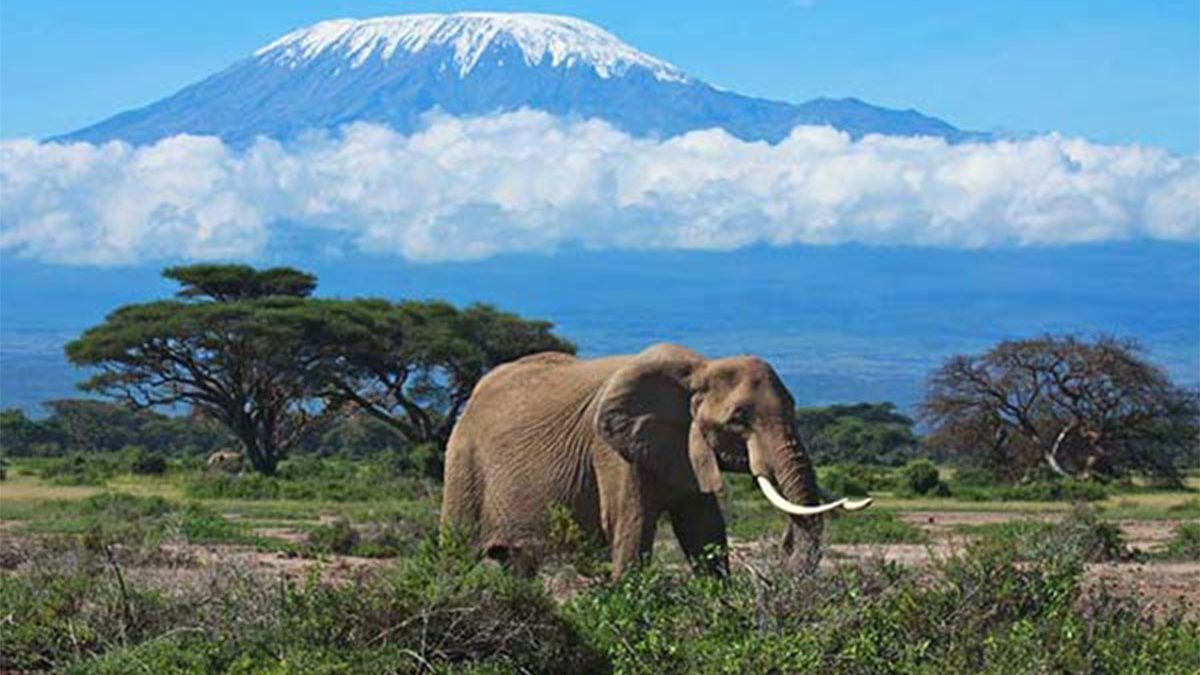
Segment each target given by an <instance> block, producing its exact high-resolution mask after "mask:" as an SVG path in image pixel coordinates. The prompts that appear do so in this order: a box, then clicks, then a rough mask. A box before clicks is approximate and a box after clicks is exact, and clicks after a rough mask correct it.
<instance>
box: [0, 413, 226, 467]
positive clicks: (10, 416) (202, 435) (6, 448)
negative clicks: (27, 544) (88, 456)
mask: <svg viewBox="0 0 1200 675" xmlns="http://www.w3.org/2000/svg"><path fill="white" fill-rule="evenodd" d="M47 407H48V408H49V409H50V415H49V416H48V417H46V418H45V419H40V420H32V419H29V418H28V417H26V416H25V413H24V412H22V411H20V410H5V411H3V412H0V448H2V450H3V453H4V454H5V455H7V456H9V457H38V456H58V455H70V454H75V453H112V452H118V451H121V450H123V449H125V448H127V447H131V446H140V447H143V448H146V449H147V450H149V451H151V452H156V453H161V454H163V455H168V456H181V455H184V456H186V455H207V454H209V453H211V452H212V451H214V450H216V449H217V448H221V447H225V446H228V445H229V444H230V443H231V442H232V439H231V437H230V436H229V434H228V433H226V432H224V431H223V430H222V429H221V428H220V426H219V425H215V424H212V423H207V422H204V421H201V420H197V419H192V418H189V417H168V416H166V415H162V414H159V413H156V412H152V411H149V410H131V409H130V408H128V407H126V406H123V405H117V404H113V403H108V402H105V401H94V400H89V399H61V400H57V401H51V402H49V403H48V404H47Z"/></svg>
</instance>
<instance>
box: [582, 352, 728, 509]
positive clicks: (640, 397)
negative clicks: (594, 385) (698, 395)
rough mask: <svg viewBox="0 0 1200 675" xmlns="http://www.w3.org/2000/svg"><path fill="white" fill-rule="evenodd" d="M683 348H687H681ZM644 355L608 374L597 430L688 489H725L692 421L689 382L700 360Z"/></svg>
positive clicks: (656, 472) (629, 454) (696, 357)
mask: <svg viewBox="0 0 1200 675" xmlns="http://www.w3.org/2000/svg"><path fill="white" fill-rule="evenodd" d="M681 351H682V350H681ZM686 354H687V355H690V356H693V357H694V359H692V358H686V359H678V358H676V359H662V358H654V357H655V356H657V354H655V353H650V354H645V353H644V354H643V357H649V358H639V359H637V360H636V361H634V362H633V363H631V364H630V365H628V366H625V367H624V368H622V369H621V370H618V371H617V372H616V373H614V374H613V376H612V377H611V378H610V379H609V381H608V384H607V386H606V387H605V389H604V391H603V392H602V394H601V399H600V406H599V409H598V410H597V411H596V420H595V423H596V429H597V431H598V433H599V434H600V436H601V437H602V438H603V439H604V440H605V441H607V442H608V444H609V445H611V446H612V447H613V448H614V449H616V451H617V452H618V453H620V454H621V456H622V457H624V458H625V459H626V460H628V461H630V462H633V463H635V464H637V465H639V466H642V467H645V468H646V469H648V470H649V471H650V472H651V473H653V474H654V475H655V476H657V477H659V478H660V479H662V480H665V481H667V482H668V483H670V484H671V485H673V486H674V487H676V488H678V489H681V490H685V491H693V492H694V491H700V492H716V491H717V490H719V489H721V472H720V468H719V467H718V466H717V457H716V454H715V453H714V452H713V450H712V448H711V447H710V446H709V444H708V442H707V441H706V440H705V438H704V434H703V432H702V431H701V430H700V428H699V425H698V424H695V423H694V422H693V420H692V412H691V398H692V392H691V389H690V387H689V386H686V384H685V383H686V382H687V380H688V376H689V375H690V373H691V371H692V370H693V369H694V368H695V367H696V366H697V365H699V363H700V362H701V359H700V357H699V355H696V354H694V352H686Z"/></svg>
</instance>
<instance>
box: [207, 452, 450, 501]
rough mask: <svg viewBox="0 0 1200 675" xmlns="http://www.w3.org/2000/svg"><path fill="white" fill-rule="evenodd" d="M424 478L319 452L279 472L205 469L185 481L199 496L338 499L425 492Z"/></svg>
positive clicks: (285, 464) (284, 464) (287, 463)
mask: <svg viewBox="0 0 1200 675" xmlns="http://www.w3.org/2000/svg"><path fill="white" fill-rule="evenodd" d="M428 492H429V487H428V486H427V485H426V482H425V481H424V480H423V479H417V478H410V477H395V476H394V475H392V474H391V473H390V472H388V471H386V470H382V469H381V468H380V467H379V466H378V465H375V464H372V463H353V462H347V461H339V460H330V459H322V458H320V457H317V456H315V455H310V456H302V457H298V458H294V459H289V460H286V461H284V462H281V463H280V465H279V472H278V474H277V475H275V476H266V475H263V474H261V473H243V474H238V475H229V474H223V473H217V474H211V473H204V474H199V475H193V476H192V477H190V478H189V479H188V480H187V481H186V482H185V483H184V493H185V494H187V495H188V496H190V497H196V498H200V499H303V500H322V501H335V502H350V501H370V500H374V499H379V498H393V499H394V498H397V497H424V496H426V495H427V494H428Z"/></svg>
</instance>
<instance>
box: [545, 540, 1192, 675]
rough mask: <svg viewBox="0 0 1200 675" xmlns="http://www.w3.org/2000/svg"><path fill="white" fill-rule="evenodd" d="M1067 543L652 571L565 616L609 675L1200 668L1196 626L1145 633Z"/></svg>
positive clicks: (580, 602)
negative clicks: (1025, 555)
mask: <svg viewBox="0 0 1200 675" xmlns="http://www.w3.org/2000/svg"><path fill="white" fill-rule="evenodd" d="M1082 571H1083V567H1082V565H1081V564H1080V563H1079V558H1078V557H1077V556H1075V555H1074V554H1073V550H1072V549H1071V548H1070V545H1069V544H1068V545H1064V546H1063V547H1062V548H1061V549H1060V550H1057V551H1046V552H1045V555H1044V557H1039V558H1037V559H1036V560H1035V561H1034V562H1033V564H1025V563H1019V562H1018V560H1016V559H1015V558H1014V557H1013V556H1011V555H1008V554H1006V552H1005V551H1003V550H1001V549H998V548H989V549H983V548H981V549H978V550H974V551H972V552H971V553H969V554H968V555H965V556H961V557H953V558H949V559H946V560H944V561H943V562H942V563H941V564H940V565H938V567H936V568H935V570H933V571H932V572H931V573H932V574H933V575H934V577H935V578H934V579H932V580H925V581H922V579H921V575H919V574H917V573H915V572H908V571H905V570H903V569H902V568H899V567H895V566H890V565H886V564H883V565H864V566H848V567H841V568H838V569H836V570H831V571H824V572H821V573H819V574H817V575H816V576H810V577H800V578H797V577H794V576H792V575H790V574H789V573H787V571H786V570H784V569H782V568H781V567H779V566H775V565H771V564H766V565H762V566H760V567H757V568H756V569H754V570H752V571H751V570H737V571H735V573H734V575H733V577H732V578H731V579H730V580H728V581H726V582H720V581H714V580H711V579H704V578H698V579H688V578H684V577H681V576H679V575H678V574H677V573H672V572H668V571H665V570H663V569H662V568H654V567H652V568H650V569H645V570H640V571H638V572H636V573H634V574H631V575H628V576H626V577H623V578H622V579H621V580H620V581H618V582H615V583H611V584H604V585H601V586H600V587H598V588H596V589H594V590H591V591H589V592H587V593H584V594H582V595H580V596H579V597H578V598H576V599H575V600H574V601H572V603H571V604H569V605H568V607H567V611H568V612H569V613H570V615H571V616H572V617H573V618H574V619H575V620H576V621H577V622H578V624H579V625H580V626H581V627H582V630H583V631H584V634H585V636H587V637H588V639H590V640H591V641H593V642H594V643H596V644H597V645H599V646H600V647H601V648H602V649H603V651H604V652H605V653H607V654H608V655H609V658H610V659H611V661H612V669H613V672H617V673H631V674H633V673H701V674H704V673H766V672H771V673H775V672H778V673H790V672H819V673H834V674H838V673H855V674H857V673H921V674H930V673H945V672H964V673H965V672H970V673H994V674H996V675H999V674H1001V673H1004V674H1007V673H1030V674H1031V675H1032V674H1033V673H1045V672H1080V673H1109V672H1121V673H1126V672H1130V673H1146V674H1147V675H1149V673H1154V672H1178V673H1183V672H1189V670H1190V669H1194V668H1196V667H1197V666H1200V638H1198V637H1197V634H1196V624H1194V623H1188V622H1184V621H1182V620H1179V619H1177V618H1176V619H1170V620H1167V621H1165V622H1163V623H1161V624H1154V623H1152V622H1149V621H1148V620H1146V619H1144V618H1142V617H1141V616H1140V615H1139V614H1138V612H1137V611H1136V610H1135V609H1134V608H1132V607H1131V606H1130V604H1129V603H1128V602H1125V601H1122V600H1120V599H1117V598H1114V597H1112V596H1107V595H1104V594H1103V593H1102V592H1100V593H1097V594H1094V595H1092V596H1090V597H1089V598H1088V601H1087V603H1086V604H1087V606H1088V609H1087V610H1086V611H1080V610H1079V609H1078V608H1077V607H1078V606H1079V601H1080V599H1081V597H1082V596H1083V595H1084V590H1083V586H1082V583H1081V582H1082Z"/></svg>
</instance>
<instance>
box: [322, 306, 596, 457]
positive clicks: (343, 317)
mask: <svg viewBox="0 0 1200 675" xmlns="http://www.w3.org/2000/svg"><path fill="white" fill-rule="evenodd" d="M318 307H319V309H320V310H321V311H322V312H323V315H322V316H323V318H322V320H321V321H320V322H319V323H318V324H316V332H315V333H314V334H313V335H312V337H313V339H315V340H316V341H317V342H318V343H319V344H321V345H322V349H323V350H324V351H325V353H326V354H327V357H328V358H331V359H333V360H334V361H335V362H336V363H337V367H336V368H335V369H332V370H330V371H329V373H328V376H329V378H330V381H331V383H332V389H333V390H334V391H335V392H337V397H338V398H340V399H344V400H346V401H350V402H353V403H354V404H355V405H356V406H357V407H358V408H359V409H360V410H362V411H365V412H367V413H369V414H370V415H372V416H374V417H375V418H376V419H378V420H383V421H385V422H386V423H387V424H388V425H390V426H391V427H392V428H393V429H394V430H395V431H396V432H398V433H399V434H400V435H401V436H402V437H403V438H404V439H405V440H406V441H407V442H408V443H411V444H413V445H418V444H432V445H434V446H437V448H438V449H439V453H437V454H436V455H434V456H432V457H431V458H430V459H431V462H430V463H429V465H428V466H426V467H425V472H426V475H429V476H430V477H439V476H440V475H441V462H440V459H441V457H440V449H441V448H442V447H444V445H445V443H446V441H447V439H448V438H449V435H450V429H451V427H453V425H454V422H455V421H456V420H457V419H458V414H459V412H460V411H461V410H462V407H463V405H465V404H466V401H467V398H468V397H469V396H470V394H471V391H472V390H473V389H474V387H475V384H476V383H478V381H479V379H480V378H482V377H483V375H484V374H485V373H486V372H487V371H488V370H490V369H492V368H494V367H495V366H497V365H500V364H501V363H505V362H507V361H512V360H514V359H517V358H520V357H522V356H525V355H528V354H532V353H536V352H542V351H561V352H568V353H574V352H575V346H574V345H573V344H571V343H570V342H568V341H566V340H564V339H562V338H560V337H558V336H556V335H554V334H553V333H552V328H553V324H550V323H548V322H545V321H536V320H528V319H524V318H522V317H519V316H517V315H515V314H510V313H507V312H502V311H499V310H497V309H495V308H493V307H491V306H488V305H478V304H477V305H471V306H468V307H466V308H464V309H461V310H460V309H457V308H455V307H454V306H452V305H449V304H447V303H444V302H438V301H420V302H419V301H405V302H398V303H393V302H389V301H386V300H378V299H359V300H353V301H329V300H323V301H319V303H318Z"/></svg>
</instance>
